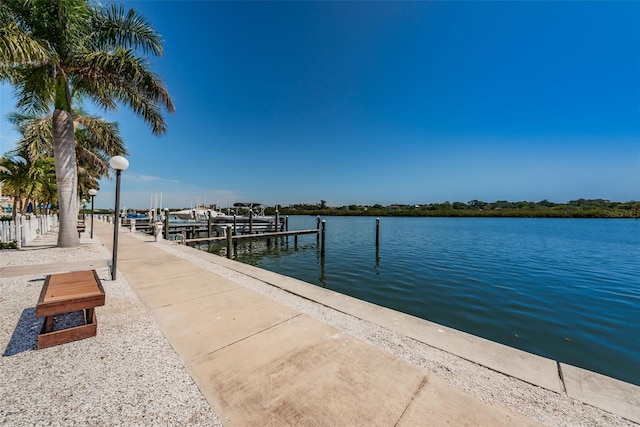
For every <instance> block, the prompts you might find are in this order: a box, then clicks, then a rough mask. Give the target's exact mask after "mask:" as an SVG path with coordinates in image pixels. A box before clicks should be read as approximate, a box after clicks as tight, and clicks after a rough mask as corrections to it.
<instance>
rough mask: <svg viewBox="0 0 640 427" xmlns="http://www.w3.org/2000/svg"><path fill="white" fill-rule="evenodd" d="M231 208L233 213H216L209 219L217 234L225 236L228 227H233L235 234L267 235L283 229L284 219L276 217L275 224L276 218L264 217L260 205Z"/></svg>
mask: <svg viewBox="0 0 640 427" xmlns="http://www.w3.org/2000/svg"><path fill="white" fill-rule="evenodd" d="M233 207H234V209H233V211H231V210H228V212H227V213H226V214H221V213H220V212H217V215H215V216H212V217H211V221H212V222H213V224H214V226H215V227H216V230H217V231H218V232H221V233H222V234H225V233H226V231H227V227H228V226H231V227H233V229H234V233H235V234H249V233H267V232H276V231H283V230H284V229H285V221H286V219H285V218H284V217H278V218H277V224H276V216H275V215H266V214H265V209H266V206H265V205H263V204H262V203H256V202H245V203H234V204H233Z"/></svg>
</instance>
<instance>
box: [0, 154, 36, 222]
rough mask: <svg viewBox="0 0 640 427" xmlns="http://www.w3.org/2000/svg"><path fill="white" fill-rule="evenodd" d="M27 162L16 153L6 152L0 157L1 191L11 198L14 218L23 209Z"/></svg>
mask: <svg viewBox="0 0 640 427" xmlns="http://www.w3.org/2000/svg"><path fill="white" fill-rule="evenodd" d="M29 181H30V178H29V164H28V163H27V160H26V159H25V158H23V157H21V156H18V155H17V154H16V153H8V154H7V155H4V156H2V157H0V182H1V183H2V191H3V192H4V193H5V194H7V195H9V196H11V197H12V198H13V204H12V206H13V208H12V209H11V212H12V214H13V218H14V219H15V217H16V215H17V213H18V205H20V210H23V209H24V205H25V204H24V203H23V200H24V195H25V193H26V192H27V191H28V189H27V187H28V185H29Z"/></svg>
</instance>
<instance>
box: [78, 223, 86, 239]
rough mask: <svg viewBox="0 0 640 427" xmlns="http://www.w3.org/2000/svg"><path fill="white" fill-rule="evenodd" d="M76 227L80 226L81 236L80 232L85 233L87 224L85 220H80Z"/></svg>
mask: <svg viewBox="0 0 640 427" xmlns="http://www.w3.org/2000/svg"><path fill="white" fill-rule="evenodd" d="M76 227H77V228H78V237H80V233H84V230H86V226H85V224H84V222H79V223H78V225H77V226H76Z"/></svg>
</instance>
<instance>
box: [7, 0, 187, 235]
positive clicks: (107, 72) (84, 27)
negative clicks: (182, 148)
mask: <svg viewBox="0 0 640 427" xmlns="http://www.w3.org/2000/svg"><path fill="white" fill-rule="evenodd" d="M138 51H140V52H142V53H150V54H152V55H156V56H157V55H161V54H162V53H163V50H162V44H161V39H160V35H159V34H158V33H157V32H156V31H155V30H154V29H153V28H152V27H151V26H150V25H149V24H148V23H147V22H146V20H145V19H144V18H143V17H142V16H140V15H139V14H138V13H137V12H136V11H135V10H134V9H131V10H129V11H127V12H125V10H124V7H123V6H122V5H120V6H118V5H115V4H112V5H110V6H106V7H103V6H101V5H100V4H98V3H93V2H90V1H89V0H3V1H2V2H1V3H0V80H2V81H8V82H10V83H11V84H12V85H13V86H14V88H15V89H16V96H17V106H18V108H19V109H20V110H22V111H26V112H29V113H36V114H38V113H39V114H47V112H50V111H51V110H53V114H52V117H53V121H52V135H53V154H54V159H55V166H56V179H57V184H58V201H59V208H60V229H59V232H58V246H60V247H73V246H78V245H79V244H80V240H79V238H78V235H77V232H76V212H77V210H76V209H77V206H78V203H77V186H78V181H77V180H78V175H77V169H76V158H75V146H76V140H75V131H74V119H75V117H74V115H73V106H72V101H73V100H74V99H77V97H78V96H79V97H86V98H88V99H90V100H93V101H94V102H96V103H97V104H98V105H100V106H102V107H103V108H105V109H109V110H115V109H116V108H117V106H118V103H121V104H123V105H126V106H128V107H129V108H131V109H132V110H133V112H134V113H135V114H137V115H138V116H140V117H141V118H142V119H143V120H144V121H146V122H147V123H148V124H149V125H150V127H151V130H152V132H153V133H154V134H156V135H161V134H163V133H165V131H166V127H165V121H164V118H163V115H162V110H163V109H164V110H165V111H167V112H173V111H174V106H173V102H172V100H171V97H170V96H169V93H168V92H167V90H166V89H165V87H164V85H163V83H162V82H161V81H160V79H159V77H158V76H156V75H155V74H154V73H153V72H151V70H150V67H149V64H148V62H147V61H146V60H145V58H143V57H140V56H137V53H138Z"/></svg>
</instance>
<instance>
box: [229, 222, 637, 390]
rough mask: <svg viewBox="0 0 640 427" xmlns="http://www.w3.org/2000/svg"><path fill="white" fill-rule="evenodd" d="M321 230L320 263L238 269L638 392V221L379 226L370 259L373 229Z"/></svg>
mask: <svg viewBox="0 0 640 427" xmlns="http://www.w3.org/2000/svg"><path fill="white" fill-rule="evenodd" d="M326 222H327V232H326V234H327V243H326V257H325V260H324V262H322V261H321V259H320V254H319V248H318V246H317V245H316V237H315V236H313V235H311V236H300V237H299V238H298V239H299V240H298V246H297V248H295V247H294V245H293V238H292V237H290V238H289V240H288V243H287V242H286V241H285V240H284V239H283V240H282V241H281V242H279V244H278V245H274V246H271V248H270V249H266V248H265V245H264V244H259V243H255V242H254V243H252V246H251V248H252V249H251V250H250V251H249V249H248V247H244V248H243V247H242V246H241V247H240V248H241V249H242V250H240V251H239V255H238V258H237V259H238V260H239V261H242V262H247V263H251V264H254V265H257V266H259V267H262V268H264V269H267V270H271V271H275V272H278V273H281V274H285V275H288V276H292V277H296V278H299V279H301V280H304V281H307V282H309V283H313V284H316V285H318V286H323V287H326V288H329V289H332V290H335V291H338V292H341V293H345V294H348V295H351V296H354V297H356V298H359V299H363V300H366V301H370V302H373V303H375V304H379V305H382V306H385V307H389V308H392V309H395V310H398V311H402V312H405V313H409V314H412V315H414V316H418V317H421V318H423V319H427V320H430V321H432V322H436V323H439V324H443V325H446V326H449V327H452V328H455V329H459V330H462V331H465V332H468V333H471V334H474V335H478V336H481V337H484V338H487V339H490V340H493V341H497V342H500V343H503V344H506V345H509V346H512V347H516V348H520V349H522V350H525V351H528V352H531V353H535V354H539V355H541V356H545V357H548V358H551V359H554V360H558V361H561V362H565V363H569V364H572V365H575V366H580V367H582V368H585V369H589V370H592V371H596V372H600V373H602V374H605V375H608V376H611V377H615V378H618V379H621V380H623V381H627V382H631V383H634V384H638V385H640V221H635V220H611V219H596V220H589V219H576V220H574V219H529V218H522V219H520V218H517V219H516V218H381V220H380V223H381V231H380V241H381V243H380V249H379V252H378V253H377V254H376V249H375V218H371V217H327V218H326ZM315 224H316V219H315V217H305V216H293V217H289V229H291V230H296V229H308V228H315ZM247 251H249V252H250V253H247Z"/></svg>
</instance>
